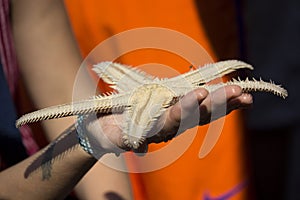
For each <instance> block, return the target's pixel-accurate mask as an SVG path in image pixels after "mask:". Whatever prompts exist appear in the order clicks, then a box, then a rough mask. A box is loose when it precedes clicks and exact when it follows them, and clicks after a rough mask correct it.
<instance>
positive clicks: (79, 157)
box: [0, 129, 97, 200]
mask: <svg viewBox="0 0 300 200" xmlns="http://www.w3.org/2000/svg"><path fill="white" fill-rule="evenodd" d="M67 132H68V134H67V135H68V136H67V137H66V138H67V139H61V138H60V139H58V140H57V141H54V142H52V143H51V144H50V145H48V146H47V147H45V149H48V150H47V151H45V149H44V150H41V151H40V152H38V153H37V154H35V155H34V156H31V157H30V158H28V159H26V160H24V161H22V162H20V163H19V164H17V165H15V166H13V167H10V168H8V169H6V170H5V171H3V172H1V173H0V199H24V200H27V199H28V200H32V199H64V197H66V196H67V195H68V194H69V193H70V192H71V191H72V190H73V188H74V187H75V185H76V184H77V183H78V181H79V180H80V179H81V178H82V177H83V176H84V175H85V174H86V173H87V171H88V170H89V169H90V168H91V167H92V166H93V165H94V164H95V163H96V161H97V160H96V159H95V158H93V157H92V156H90V155H89V154H87V153H86V152H85V151H84V150H83V149H82V148H81V147H80V146H79V145H78V143H77V135H76V133H75V129H72V130H68V131H67ZM68 145H70V146H72V147H71V148H69V149H68V148H67V146H68ZM63 151H65V152H63ZM62 155H64V156H63V158H60V157H59V156H62ZM55 157H57V158H56V159H54V160H53V161H52V162H48V161H50V160H51V159H52V158H55ZM37 158H39V159H38V160H37Z"/></svg>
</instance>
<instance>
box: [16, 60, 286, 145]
mask: <svg viewBox="0 0 300 200" xmlns="http://www.w3.org/2000/svg"><path fill="white" fill-rule="evenodd" d="M238 69H250V70H253V67H252V66H251V65H249V64H247V63H244V62H242V61H237V60H228V61H221V62H217V63H212V64H207V65H205V66H203V67H200V68H198V69H196V70H191V71H189V72H187V73H185V74H182V75H179V76H176V77H173V78H164V79H160V78H157V77H153V76H150V75H148V74H146V73H145V72H142V71H140V70H138V69H134V68H131V67H128V66H125V65H122V64H118V63H113V62H101V63H99V64H96V65H94V68H93V70H94V71H95V72H96V73H97V74H98V75H99V77H100V78H102V79H103V81H105V82H106V83H108V84H110V85H111V87H112V88H113V89H115V90H116V92H113V93H111V94H110V95H107V94H106V95H100V96H95V97H93V98H92V99H88V100H83V101H79V102H72V103H69V104H63V105H58V106H52V107H48V108H44V109H41V110H37V111H35V112H32V113H28V114H25V115H23V116H22V117H21V118H20V119H18V120H17V122H16V126H17V127H20V126H22V125H24V124H27V123H32V122H37V121H41V120H47V119H53V118H61V117H67V116H73V115H87V114H90V113H114V112H123V113H124V114H125V115H124V116H125V119H126V123H124V127H122V131H123V132H124V136H123V140H124V144H126V145H127V146H128V147H130V148H133V149H137V148H138V147H139V145H140V144H141V143H142V142H143V141H144V139H145V137H146V136H147V134H148V132H149V131H150V130H151V128H153V126H154V124H155V121H156V120H157V118H158V117H159V116H161V115H162V114H163V112H164V111H165V110H166V109H167V108H168V107H170V106H172V105H174V104H175V103H176V102H178V101H179V100H180V99H181V98H182V97H183V96H184V95H186V94H187V93H188V92H190V91H192V90H194V89H196V88H205V89H207V90H208V91H209V92H212V91H215V90H216V89H218V88H220V87H223V86H225V85H238V86H240V87H241V88H242V90H243V92H251V91H264V92H271V93H273V94H275V95H278V96H280V97H282V98H285V97H287V95H288V94H287V91H286V90H285V89H284V88H282V87H281V86H279V85H275V84H274V83H273V82H265V81H263V80H259V81H257V80H255V79H253V80H249V79H248V78H247V79H246V80H243V81H242V80H240V79H238V80H232V81H229V82H226V83H219V84H211V85H210V84H207V83H209V82H210V81H212V80H214V79H216V78H219V77H222V76H224V75H226V74H229V73H231V72H233V71H235V70H238Z"/></svg>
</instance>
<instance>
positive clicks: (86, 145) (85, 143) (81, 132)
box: [75, 115, 93, 155]
mask: <svg viewBox="0 0 300 200" xmlns="http://www.w3.org/2000/svg"><path fill="white" fill-rule="evenodd" d="M85 119H86V116H85V115H79V116H78V119H77V122H76V123H75V127H76V130H77V131H76V132H77V137H78V142H79V144H80V146H81V147H82V149H83V150H84V151H85V152H87V153H88V154H90V155H93V149H92V147H91V144H90V142H89V139H88V137H87V136H86V133H87V130H86V128H85V124H84V123H85Z"/></svg>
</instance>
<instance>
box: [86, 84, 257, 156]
mask: <svg viewBox="0 0 300 200" xmlns="http://www.w3.org/2000/svg"><path fill="white" fill-rule="evenodd" d="M251 105H252V96H251V95H250V94H246V93H242V89H241V88H240V87H239V86H225V87H224V88H220V89H218V90H216V91H214V92H212V93H210V94H209V93H208V91H207V90H205V89H203V88H199V89H196V90H194V91H192V92H190V93H188V94H187V95H185V96H184V97H183V98H182V99H181V100H180V101H179V102H177V103H176V104H175V105H173V106H171V107H169V108H168V109H167V110H166V112H164V114H163V115H162V116H161V117H160V118H159V119H158V120H157V123H156V125H155V127H153V130H152V131H150V133H149V134H151V135H148V136H147V137H146V139H145V140H144V141H143V143H142V144H141V145H140V147H139V148H138V149H136V150H135V152H145V151H147V146H148V144H150V143H160V142H163V141H167V140H170V139H172V138H173V137H175V136H176V135H178V134H180V133H182V132H184V131H185V130H187V129H189V128H192V127H194V126H197V125H204V124H207V123H209V122H211V121H213V120H216V119H218V118H220V117H223V116H225V115H226V114H228V113H230V112H231V111H233V110H235V109H239V108H248V107H250V106H251ZM195 118H196V119H195ZM122 123H123V115H122V114H111V115H103V116H100V117H99V120H91V121H89V123H88V125H87V130H88V132H89V133H88V137H89V141H90V143H91V146H92V148H94V149H96V151H95V152H98V151H99V152H103V151H105V152H106V153H108V152H110V153H112V152H114V153H117V154H118V153H121V152H123V151H128V150H130V148H128V147H127V146H126V145H125V144H124V141H123V138H122V137H123V133H122V129H121V127H122V126H121V125H122ZM154 133H155V134H154ZM99 148H100V149H99ZM94 156H95V155H94ZM96 157H98V156H96ZM99 157H100V156H99Z"/></svg>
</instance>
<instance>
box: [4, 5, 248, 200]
mask: <svg viewBox="0 0 300 200" xmlns="http://www.w3.org/2000/svg"><path fill="white" fill-rule="evenodd" d="M11 3H12V11H13V12H12V24H13V32H14V39H15V48H16V51H17V56H18V61H19V66H20V70H21V73H22V77H23V78H24V82H25V84H26V88H27V90H28V92H29V94H30V97H31V99H32V100H33V102H34V103H35V105H36V107H37V108H43V107H48V106H50V105H55V104H61V103H64V102H70V101H71V100H72V94H71V93H72V88H73V83H74V78H75V74H76V72H77V68H76V67H74V66H80V63H81V57H80V53H79V51H78V49H77V47H76V44H75V42H74V39H73V37H72V33H71V29H70V26H69V23H68V21H67V15H66V13H65V10H64V7H63V3H62V1H59V0H44V1H40V0H27V1H22V0H12V2H11ZM29 30H30V31H29ZM66 74H67V75H68V76H66ZM225 91H226V99H223V97H220V99H219V100H218V101H216V100H215V102H219V104H217V105H216V106H214V108H215V109H217V107H218V105H220V106H223V105H224V103H227V105H228V112H230V111H231V110H234V109H238V108H245V107H249V106H250V105H251V104H252V97H251V96H250V95H247V94H242V92H241V90H240V88H239V87H235V86H227V87H226V89H225ZM195 94H196V97H197V99H194V98H191V95H189V94H188V95H186V96H185V97H184V98H183V99H182V102H183V103H182V104H179V103H178V104H176V105H174V106H172V107H170V108H169V109H168V110H167V112H166V113H165V114H164V115H163V116H162V118H161V119H160V120H159V121H158V127H162V129H161V130H160V132H159V134H158V136H157V137H156V136H153V137H150V138H148V139H147V140H146V141H145V144H144V145H143V146H144V147H145V146H146V145H147V144H148V143H152V142H155V143H157V142H162V141H164V140H163V139H164V138H165V137H170V138H171V137H173V136H174V133H176V132H177V130H178V126H179V121H180V119H181V118H182V117H183V118H184V119H187V120H184V121H188V118H189V114H188V113H189V112H190V111H191V110H193V109H194V108H195V106H196V105H200V108H199V109H200V113H201V116H202V117H201V119H200V124H201V125H202V124H205V123H208V122H209V120H210V113H211V110H210V108H211V106H210V104H211V101H210V99H211V95H212V94H208V93H207V91H206V90H204V89H199V90H196V91H195ZM213 96H214V99H216V97H218V95H217V93H215V94H214V95H213ZM217 99H218V98H217ZM182 111H184V112H182ZM181 113H185V114H184V116H181ZM220 117H221V116H220ZM116 118H118V119H120V120H122V116H121V115H118V116H116V115H108V116H105V117H100V118H99V120H98V121H96V122H97V123H98V122H99V123H101V124H102V125H103V127H105V128H104V129H103V130H104V131H103V132H99V131H98V130H97V129H93V128H92V127H88V130H89V134H91V135H93V136H96V138H103V134H104V135H105V137H107V138H109V141H107V140H102V139H101V140H97V142H96V145H98V147H99V149H102V150H103V152H102V154H103V155H104V154H106V153H108V152H115V145H116V146H118V147H120V148H122V149H123V150H128V149H127V148H126V147H125V146H124V145H123V143H122V140H121V136H122V133H121V130H120V129H119V127H117V126H114V125H112V124H111V123H110V121H111V120H112V119H116ZM72 122H73V119H62V120H58V121H55V122H53V121H49V122H46V123H44V127H45V130H46V133H47V136H48V138H49V139H50V140H53V139H54V138H56V137H57V136H58V135H59V133H60V132H62V131H63V130H64V129H65V128H66V127H67V126H68V125H67V124H71V123H72ZM160 123H161V124H160ZM196 125H197V124H188V125H187V126H186V129H188V128H191V127H193V126H196ZM72 134H76V133H75V132H72V133H71V135H72ZM75 136H76V135H75ZM55 142H56V141H54V143H55ZM58 143H59V142H58ZM52 144H53V143H52ZM112 144H113V145H112ZM50 145H51V144H50ZM48 147H49V146H48ZM48 147H46V148H48ZM145 149H146V148H141V149H139V150H138V151H140V152H144V151H145ZM44 154H45V152H43V151H40V152H38V153H37V154H35V155H33V156H31V157H29V158H28V159H26V160H24V161H22V162H20V163H19V164H17V165H15V166H12V167H10V168H8V169H7V170H5V171H2V172H1V173H0V199H63V198H64V197H65V196H66V195H67V194H69V193H70V192H71V191H72V190H73V189H74V187H75V186H76V184H78V182H79V181H80V180H82V182H81V183H80V184H79V187H78V188H77V191H78V196H79V197H80V198H82V199H87V198H89V197H90V194H91V193H90V191H91V186H92V185H93V184H94V183H93V182H90V181H89V179H88V178H87V177H85V178H83V179H82V177H83V176H84V175H85V174H87V172H88V171H92V173H88V176H94V175H93V170H90V169H91V168H92V167H93V166H95V167H97V171H98V172H97V174H98V175H99V171H100V172H103V173H100V176H101V180H102V181H101V182H99V183H97V186H98V187H97V189H98V190H99V192H100V197H99V196H98V199H101V198H102V199H105V197H104V193H105V192H106V191H114V192H115V193H117V194H118V195H119V196H121V197H122V198H124V199H131V198H132V194H131V189H130V184H129V181H128V176H127V174H126V173H121V172H116V171H114V170H111V169H107V168H105V167H103V166H101V165H100V164H97V165H95V163H96V162H97V160H96V159H95V158H94V157H92V156H91V155H89V154H87V153H86V152H85V151H83V149H82V148H80V146H79V145H77V146H75V147H74V148H73V149H72V151H66V152H65V155H67V156H65V157H64V159H58V160H55V161H54V162H53V163H52V165H49V166H48V167H51V169H48V170H51V176H49V175H48V176H47V178H45V177H44V173H43V170H41V171H39V170H37V171H35V172H33V173H31V174H30V175H29V176H28V177H26V176H25V172H26V171H27V170H28V167H29V166H30V165H31V163H32V162H34V160H35V159H36V158H37V157H40V156H44ZM45 156H46V155H45ZM115 182H118V183H120V184H121V185H122V187H116V186H115V185H114V184H113V183H115ZM37 186H38V187H37ZM16 191H18V192H17V193H16Z"/></svg>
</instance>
